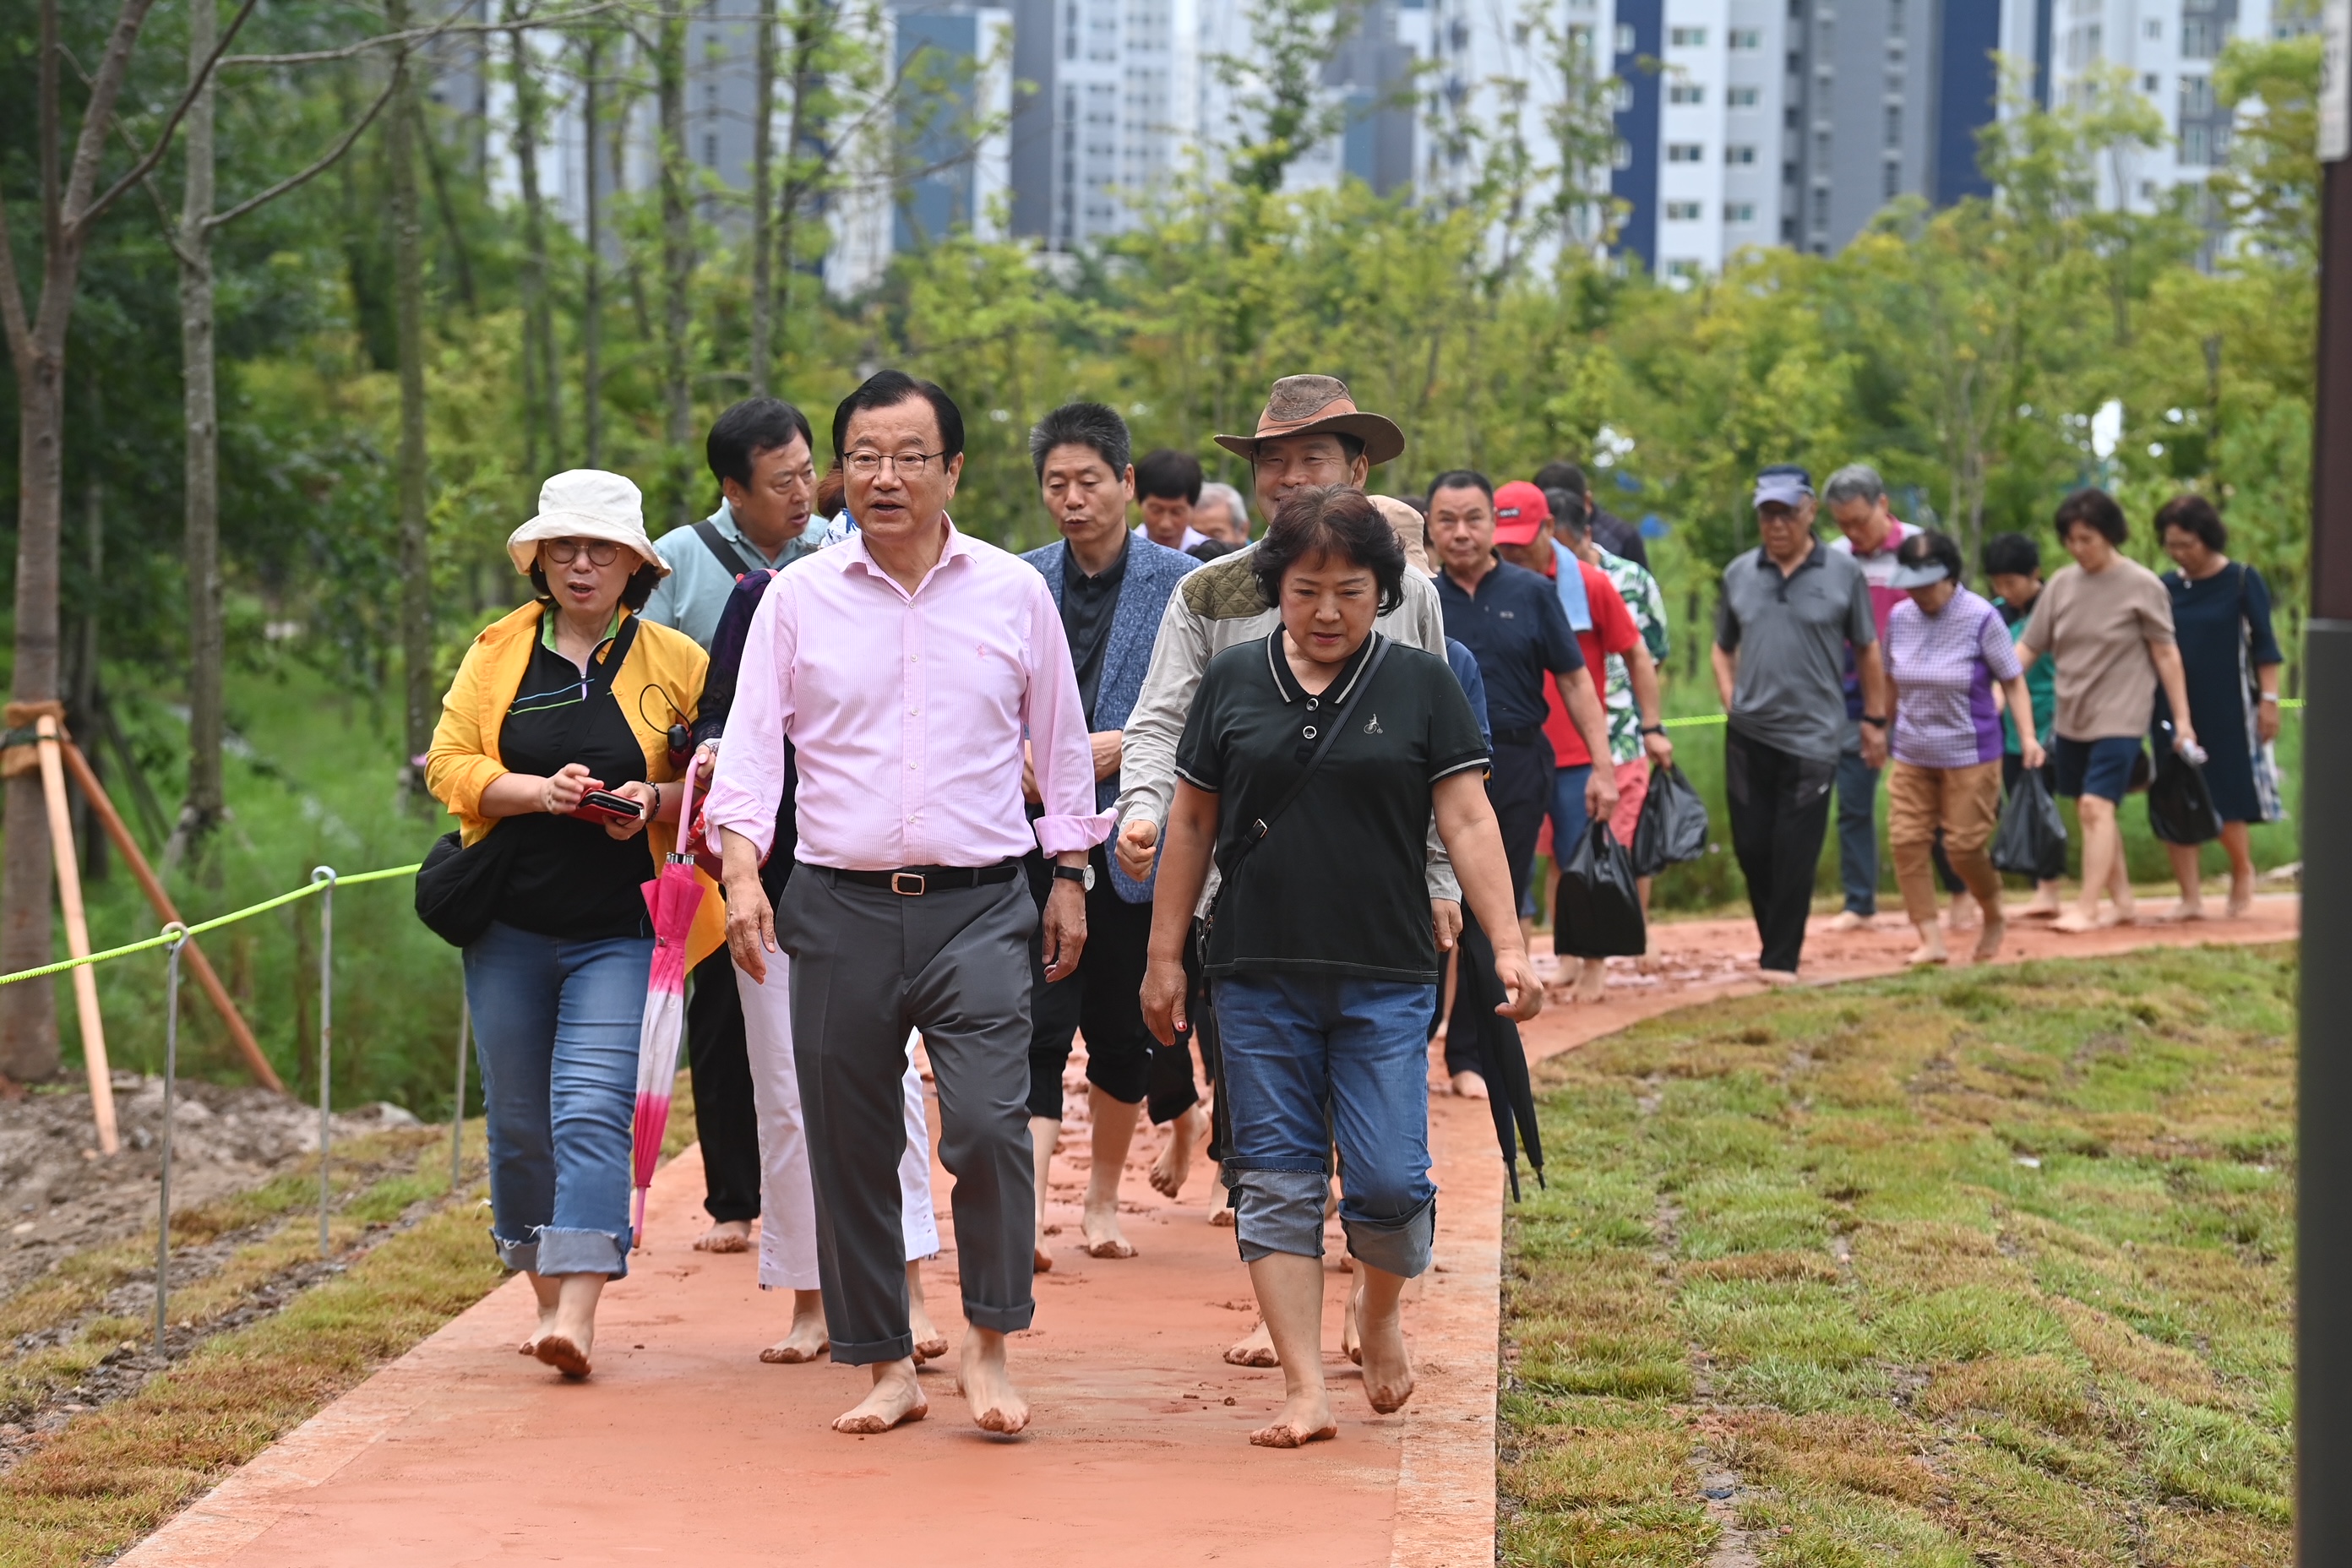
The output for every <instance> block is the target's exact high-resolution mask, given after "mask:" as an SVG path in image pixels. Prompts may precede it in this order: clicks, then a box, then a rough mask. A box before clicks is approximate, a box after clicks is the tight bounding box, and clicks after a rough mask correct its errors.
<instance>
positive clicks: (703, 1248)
mask: <svg viewBox="0 0 2352 1568" xmlns="http://www.w3.org/2000/svg"><path fill="white" fill-rule="evenodd" d="M694 1250H695V1251H697V1252H749V1251H751V1221H750V1220H748V1219H722V1220H720V1221H719V1223H718V1224H717V1225H714V1226H711V1227H710V1228H709V1230H706V1231H704V1232H703V1233H702V1234H701V1235H700V1236H698V1237H695V1238H694Z"/></svg>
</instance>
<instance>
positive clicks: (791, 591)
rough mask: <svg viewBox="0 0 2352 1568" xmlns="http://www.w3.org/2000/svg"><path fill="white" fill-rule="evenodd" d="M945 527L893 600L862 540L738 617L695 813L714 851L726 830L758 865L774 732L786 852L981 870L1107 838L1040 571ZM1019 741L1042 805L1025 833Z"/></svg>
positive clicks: (1083, 724) (1081, 717) (770, 820)
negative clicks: (712, 758) (747, 619)
mask: <svg viewBox="0 0 2352 1568" xmlns="http://www.w3.org/2000/svg"><path fill="white" fill-rule="evenodd" d="M946 527H947V545H946V548H945V549H943V550H942V551H941V552H940V559H939V563H938V564H937V565H935V566H933V567H932V568H931V570H930V572H929V574H927V575H926V576H925V577H924V578H923V581H922V583H921V584H919V586H918V587H917V588H916V590H915V591H914V592H913V593H912V594H909V593H908V592H907V591H906V589H904V588H902V587H900V586H899V585H898V583H897V582H896V581H895V580H894V579H893V578H892V577H891V576H890V574H888V573H887V572H885V571H883V570H882V568H881V567H879V566H877V565H876V564H875V563H874V558H873V557H872V556H871V555H869V554H867V553H866V542H865V539H864V537H863V536H862V535H860V536H856V537H853V538H851V539H849V540H846V541H845V542H842V543H840V544H836V545H834V546H833V547H832V548H830V549H827V550H824V551H822V552H818V553H817V554H814V555H811V556H805V557H803V559H801V560H800V561H798V562H795V563H793V565H792V566H791V567H789V568H787V569H786V570H785V571H783V572H782V573H781V574H778V575H777V577H776V580H775V583H774V584H773V585H772V586H771V587H770V588H769V590H768V592H767V595H766V596H765V597H764V598H762V599H761V601H760V608H759V610H758V611H757V612H756V613H755V614H754V615H753V616H752V617H751V631H750V633H749V634H748V637H747V640H746V641H745V643H744V645H743V667H742V673H741V675H740V677H739V679H738V681H737V685H736V689H735V705H734V707H733V709H732V710H730V712H729V714H728V717H727V735H726V739H725V741H724V742H723V743H722V744H721V745H720V746H719V770H718V773H717V775H716V776H715V777H714V778H713V779H712V780H711V785H710V799H709V805H707V806H706V808H705V812H704V820H705V821H706V822H707V823H708V824H709V841H710V847H711V848H712V849H713V850H714V851H716V850H717V849H719V829H720V828H722V827H731V828H733V829H734V830H735V831H736V832H738V833H740V834H741V835H742V836H743V837H746V838H748V839H750V840H751V842H752V843H753V844H755V845H757V846H758V847H759V850H760V855H761V858H762V859H765V858H767V854H768V851H769V849H770V848H771V847H772V846H771V842H770V841H771V840H772V838H773V837H775V826H776V804H777V801H778V800H779V798H780V797H781V795H782V791H783V786H784V742H785V741H786V740H790V741H791V742H792V743H793V747H794V748H796V750H797V751H798V753H799V766H800V786H799V793H798V795H797V796H796V797H795V811H796V813H797V820H798V823H799V826H800V838H801V841H800V849H799V858H801V859H802V860H803V861H805V862H807V863H808V864H810V865H812V866H831V867H833V868H836V869H839V870H845V871H888V870H895V869H896V868H898V867H901V866H988V865H993V864H995V863H996V862H998V861H1001V860H1004V859H1007V858H1012V857H1014V856H1019V855H1024V854H1026V853H1028V851H1029V849H1030V848H1031V847H1033V846H1036V847H1043V848H1044V849H1045V853H1046V854H1048V855H1058V854H1061V853H1064V852H1066V851H1069V850H1080V849H1090V848H1092V847H1094V846H1095V845H1097V844H1099V843H1101V842H1102V841H1103V840H1104V839H1105V838H1107V837H1109V835H1110V828H1111V814H1110V813H1109V812H1107V811H1105V812H1097V811H1096V810H1094V809H1093V807H1094V801H1095V771H1094V753H1093V751H1092V749H1091V748H1090V746H1089V745H1088V743H1087V720H1086V711H1085V710H1084V709H1083V708H1082V707H1081V706H1080V704H1079V701H1078V682H1077V677H1076V674H1075V673H1074V672H1073V671H1072V669H1071V668H1070V645H1069V641H1068V639H1067V638H1066V637H1065V636H1064V635H1063V632H1062V618H1061V616H1060V614H1059V612H1057V611H1056V610H1055V608H1054V599H1053V595H1052V594H1051V593H1050V592H1049V591H1048V590H1047V588H1046V586H1045V578H1044V577H1043V576H1041V575H1039V574H1038V573H1037V571H1036V569H1035V568H1034V567H1032V566H1031V565H1030V564H1029V563H1027V562H1025V561H1024V560H1022V559H1021V558H1020V557H1019V556H1017V555H1011V554H1007V553H1006V552H1003V551H1002V550H999V549H997V548H996V547H995V546H994V545H992V544H988V543H984V542H982V541H980V540H977V539H974V538H972V537H971V535H969V534H965V533H961V532H959V531H957V530H956V528H955V525H954V524H953V523H952V522H950V523H948V524H947V525H946ZM1024 733H1025V734H1026V735H1027V737H1028V739H1029V742H1030V744H1031V747H1032V750H1033V751H1034V754H1035V756H1036V763H1037V783H1038V788H1039V794H1040V795H1042V796H1043V797H1044V799H1045V816H1041V817H1039V818H1038V819H1037V821H1036V825H1035V831H1034V833H1033V832H1032V831H1031V825H1030V822H1029V819H1028V816H1027V814H1026V813H1025V812H1024V809H1023V806H1022V800H1021V742H1022V738H1023V736H1024Z"/></svg>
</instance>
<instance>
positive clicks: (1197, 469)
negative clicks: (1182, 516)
mask: <svg viewBox="0 0 2352 1568" xmlns="http://www.w3.org/2000/svg"><path fill="white" fill-rule="evenodd" d="M1205 479H1206V476H1204V475H1203V474H1202V472H1201V459H1200V458H1196V457H1194V456H1192V453H1190V452H1180V451H1178V450H1176V448H1175V447H1160V450H1158V451H1156V452H1150V453H1146V454H1145V455H1144V458H1143V461H1141V462H1139V463H1138V464H1136V465H1135V499H1136V500H1142V499H1143V498H1145V497H1146V496H1150V497H1151V498H1152V499H1154V500H1175V499H1176V498H1177V497H1179V496H1181V497H1183V498H1184V504H1185V505H1186V506H1192V505H1194V504H1196V503H1197V502H1198V501H1199V500H1200V499H1201V486H1202V483H1203V482H1205Z"/></svg>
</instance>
